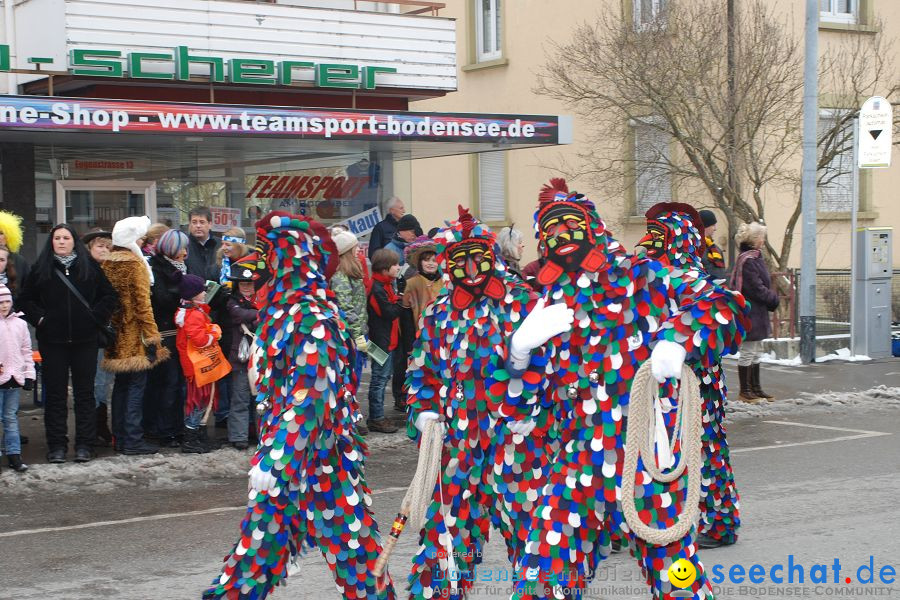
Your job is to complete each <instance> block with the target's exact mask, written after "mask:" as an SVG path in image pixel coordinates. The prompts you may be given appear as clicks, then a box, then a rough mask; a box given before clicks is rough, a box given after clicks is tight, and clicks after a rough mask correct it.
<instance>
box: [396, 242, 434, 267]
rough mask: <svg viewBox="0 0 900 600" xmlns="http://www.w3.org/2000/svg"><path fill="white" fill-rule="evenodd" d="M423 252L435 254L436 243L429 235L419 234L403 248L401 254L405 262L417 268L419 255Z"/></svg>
mask: <svg viewBox="0 0 900 600" xmlns="http://www.w3.org/2000/svg"><path fill="white" fill-rule="evenodd" d="M425 252H434V253H435V254H437V244H435V243H434V240H433V239H431V238H430V237H427V236H424V235H420V236H419V237H417V238H416V239H414V240H413V241H411V242H410V243H409V244H407V245H406V248H404V249H403V255H404V257H405V258H406V262H407V263H409V264H411V265H413V266H414V267H416V268H419V257H420V256H422V254H423V253H425Z"/></svg>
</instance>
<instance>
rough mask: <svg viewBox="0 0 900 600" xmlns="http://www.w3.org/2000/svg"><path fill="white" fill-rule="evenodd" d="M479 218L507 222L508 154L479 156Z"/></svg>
mask: <svg viewBox="0 0 900 600" xmlns="http://www.w3.org/2000/svg"><path fill="white" fill-rule="evenodd" d="M478 213H479V214H478V218H479V219H481V220H482V221H484V222H485V223H497V222H502V221H506V152H485V153H482V154H479V155H478Z"/></svg>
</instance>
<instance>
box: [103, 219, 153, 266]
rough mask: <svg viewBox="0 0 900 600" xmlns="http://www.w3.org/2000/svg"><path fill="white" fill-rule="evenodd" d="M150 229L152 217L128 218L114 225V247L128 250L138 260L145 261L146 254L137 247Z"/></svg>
mask: <svg viewBox="0 0 900 600" xmlns="http://www.w3.org/2000/svg"><path fill="white" fill-rule="evenodd" d="M148 229H150V217H148V216H146V215H144V216H142V217H126V218H124V219H122V220H121V221H118V222H116V224H115V225H113V230H112V241H113V245H114V246H119V247H120V248H128V249H129V250H131V251H132V252H133V253H134V254H135V255H136V256H137V257H138V258H140V259H141V260H144V254H143V252H141V248H140V246H138V245H137V241H138V240H139V239H141V238H142V237H144V236H145V235H147V230H148ZM149 266H150V265H147V267H148V268H147V270H148V271H149V270H150V269H149Z"/></svg>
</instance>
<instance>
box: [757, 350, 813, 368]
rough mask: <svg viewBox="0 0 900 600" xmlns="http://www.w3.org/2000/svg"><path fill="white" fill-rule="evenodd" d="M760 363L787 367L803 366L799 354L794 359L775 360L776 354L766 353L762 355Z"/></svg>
mask: <svg viewBox="0 0 900 600" xmlns="http://www.w3.org/2000/svg"><path fill="white" fill-rule="evenodd" d="M759 361H760V362H764V363H766V364H769V365H782V366H785V367H797V366H799V365H802V364H803V361H802V360H800V355H799V354H798V355H797V356H795V357H794V358H775V353H774V352H766V353H764V354H762V355H760V357H759Z"/></svg>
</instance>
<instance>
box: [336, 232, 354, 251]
mask: <svg viewBox="0 0 900 600" xmlns="http://www.w3.org/2000/svg"><path fill="white" fill-rule="evenodd" d="M331 239H332V240H334V245H335V246H337V251H338V254H339V255H340V254H343V253H344V252H347V251H348V250H350V249H351V248H353V246H356V245H357V244H359V240H358V239H356V236H355V235H353V234H352V233H351V232H349V231H338V232H336V233H332V234H331Z"/></svg>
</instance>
